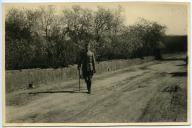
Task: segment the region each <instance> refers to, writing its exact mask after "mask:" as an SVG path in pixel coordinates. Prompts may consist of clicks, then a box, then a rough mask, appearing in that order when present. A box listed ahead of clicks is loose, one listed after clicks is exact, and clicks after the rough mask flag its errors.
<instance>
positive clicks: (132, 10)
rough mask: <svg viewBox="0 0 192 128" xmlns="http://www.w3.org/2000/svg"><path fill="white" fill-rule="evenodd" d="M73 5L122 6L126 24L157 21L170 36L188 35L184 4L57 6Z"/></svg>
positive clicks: (91, 4)
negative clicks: (141, 19) (144, 20)
mask: <svg viewBox="0 0 192 128" xmlns="http://www.w3.org/2000/svg"><path fill="white" fill-rule="evenodd" d="M72 5H80V6H81V7H83V8H89V9H94V10H95V9H97V6H103V7H105V8H117V7H118V5H121V7H122V8H123V16H124V19H125V24H127V25H130V24H134V23H135V22H136V21H137V20H138V18H139V17H142V18H145V19H147V20H151V21H157V22H158V23H160V24H163V25H166V26H167V31H166V33H167V34H168V35H186V34H187V31H188V30H187V22H188V12H187V11H188V6H187V4H184V3H183V4H182V3H180V4H179V3H177V4H176V3H80V4H79V3H78V4H69V3H68V4H56V5H55V7H56V8H57V9H58V10H60V11H61V10H62V9H63V8H66V7H71V6H72ZM34 6H36V7H37V6H39V4H38V5H36V4H28V5H25V6H24V5H21V4H19V5H14V6H13V5H11V6H10V5H9V7H17V8H23V7H24V8H33V7H34Z"/></svg>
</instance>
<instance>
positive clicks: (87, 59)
mask: <svg viewBox="0 0 192 128" xmlns="http://www.w3.org/2000/svg"><path fill="white" fill-rule="evenodd" d="M80 68H81V69H82V75H83V78H84V79H85V83H86V85H87V90H88V94H91V79H92V77H93V74H94V73H96V70H95V57H94V53H93V52H92V51H91V50H90V44H89V43H87V44H86V45H85V50H84V51H83V52H82V53H81V54H80V59H79V63H78V70H80Z"/></svg>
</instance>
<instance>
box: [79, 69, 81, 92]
mask: <svg viewBox="0 0 192 128" xmlns="http://www.w3.org/2000/svg"><path fill="white" fill-rule="evenodd" d="M80 75H81V74H80V69H79V92H80V79H81V76H80Z"/></svg>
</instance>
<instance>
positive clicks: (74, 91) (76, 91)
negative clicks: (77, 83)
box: [28, 90, 87, 94]
mask: <svg viewBox="0 0 192 128" xmlns="http://www.w3.org/2000/svg"><path fill="white" fill-rule="evenodd" d="M41 93H87V92H86V91H84V90H82V91H79V90H71V91H56V90H54V91H39V92H29V93H28V94H41Z"/></svg>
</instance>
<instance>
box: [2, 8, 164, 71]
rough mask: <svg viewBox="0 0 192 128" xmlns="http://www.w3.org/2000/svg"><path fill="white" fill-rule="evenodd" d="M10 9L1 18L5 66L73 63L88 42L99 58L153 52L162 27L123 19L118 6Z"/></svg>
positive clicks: (146, 22) (61, 65) (158, 41)
mask: <svg viewBox="0 0 192 128" xmlns="http://www.w3.org/2000/svg"><path fill="white" fill-rule="evenodd" d="M56 11H57V10H56V9H55V8H54V7H53V6H48V7H46V8H43V7H40V8H37V9H33V10H30V9H15V8H13V9H11V10H9V12H8V14H7V16H6V20H5V27H6V28H5V32H6V41H5V43H6V69H23V68H49V67H55V68H56V67H65V66H68V65H69V64H75V63H76V61H77V57H78V54H79V52H80V50H81V49H82V48H83V46H84V44H85V43H87V42H90V43H91V46H92V47H91V48H92V50H93V51H94V52H95V54H96V59H97V60H98V61H102V60H110V59H127V58H130V57H143V56H146V55H154V56H155V53H154V51H155V50H156V49H159V48H160V42H162V40H163V37H164V36H165V29H166V27H165V26H163V25H160V24H158V23H156V22H151V21H147V20H145V19H140V20H139V21H138V22H137V23H136V24H134V25H131V26H126V25H125V24H124V20H123V16H122V15H121V13H122V9H121V7H118V8H117V9H113V10H111V9H105V8H102V7H98V9H97V10H96V11H93V10H89V9H84V8H81V7H80V6H73V7H72V8H71V9H63V11H62V13H56Z"/></svg>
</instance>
